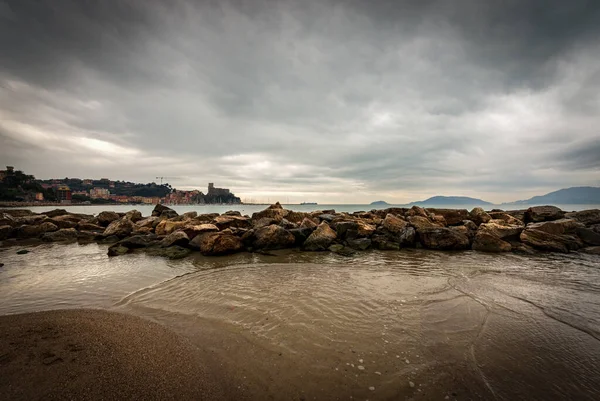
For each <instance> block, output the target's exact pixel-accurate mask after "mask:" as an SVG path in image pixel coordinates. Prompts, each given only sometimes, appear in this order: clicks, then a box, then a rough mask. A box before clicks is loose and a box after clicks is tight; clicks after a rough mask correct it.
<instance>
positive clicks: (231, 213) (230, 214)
mask: <svg viewBox="0 0 600 401" xmlns="http://www.w3.org/2000/svg"><path fill="white" fill-rule="evenodd" d="M223 214H224V215H225V216H239V217H242V213H241V212H239V211H237V210H228V211H226V212H225V213H223Z"/></svg>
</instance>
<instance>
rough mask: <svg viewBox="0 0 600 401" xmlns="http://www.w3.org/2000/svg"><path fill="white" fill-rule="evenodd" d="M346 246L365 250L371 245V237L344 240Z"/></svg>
mask: <svg viewBox="0 0 600 401" xmlns="http://www.w3.org/2000/svg"><path fill="white" fill-rule="evenodd" d="M346 243H347V244H348V246H349V247H350V248H352V249H358V250H359V251H365V250H367V249H369V248H370V247H371V239H369V238H351V239H348V240H346Z"/></svg>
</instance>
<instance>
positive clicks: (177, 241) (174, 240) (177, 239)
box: [160, 231, 190, 248]
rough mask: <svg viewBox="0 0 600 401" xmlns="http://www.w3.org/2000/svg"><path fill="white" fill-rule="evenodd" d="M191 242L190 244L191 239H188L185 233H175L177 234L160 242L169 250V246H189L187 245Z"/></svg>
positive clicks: (172, 234)
mask: <svg viewBox="0 0 600 401" xmlns="http://www.w3.org/2000/svg"><path fill="white" fill-rule="evenodd" d="M189 242H190V239H189V238H188V236H187V234H186V233H185V232H183V231H175V232H173V233H171V234H169V235H167V236H166V237H165V238H163V239H162V241H160V246H161V247H163V248H167V247H169V246H175V245H179V246H187V244H188V243H189Z"/></svg>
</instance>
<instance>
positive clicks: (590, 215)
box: [565, 209, 600, 226]
mask: <svg viewBox="0 0 600 401" xmlns="http://www.w3.org/2000/svg"><path fill="white" fill-rule="evenodd" d="M565 217H566V218H568V219H575V220H577V221H579V222H580V223H583V224H585V225H586V226H591V225H594V224H600V210H599V209H590V210H582V211H580V212H572V213H567V214H565Z"/></svg>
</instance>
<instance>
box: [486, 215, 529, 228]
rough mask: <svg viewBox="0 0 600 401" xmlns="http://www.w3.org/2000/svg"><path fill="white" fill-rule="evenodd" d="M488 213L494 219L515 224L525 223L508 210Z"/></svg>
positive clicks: (521, 224)
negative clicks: (507, 211)
mask: <svg viewBox="0 0 600 401" xmlns="http://www.w3.org/2000/svg"><path fill="white" fill-rule="evenodd" d="M488 214H489V215H490V216H491V217H492V220H503V221H504V222H505V223H508V224H511V225H515V226H523V225H525V224H524V223H523V221H522V220H519V219H517V218H516V217H513V216H511V215H510V214H508V213H506V212H490V213H488ZM490 221H491V220H490Z"/></svg>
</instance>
